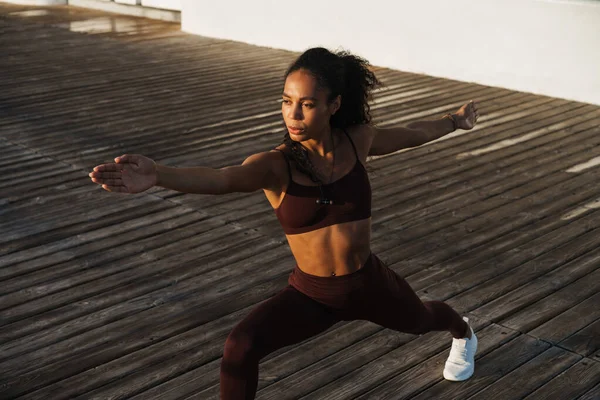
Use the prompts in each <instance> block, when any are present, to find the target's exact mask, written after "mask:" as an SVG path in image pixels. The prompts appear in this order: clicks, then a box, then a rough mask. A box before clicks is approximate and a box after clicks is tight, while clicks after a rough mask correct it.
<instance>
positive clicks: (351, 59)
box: [283, 47, 381, 184]
mask: <svg viewBox="0 0 600 400" xmlns="http://www.w3.org/2000/svg"><path fill="white" fill-rule="evenodd" d="M369 66H370V64H369V62H368V61H367V60H365V59H363V58H360V57H358V56H355V55H353V54H350V53H349V52H347V51H339V52H335V53H334V52H331V51H329V50H327V49H325V48H322V47H315V48H312V49H309V50H307V51H305V52H304V53H302V55H300V57H298V58H297V59H296V61H294V63H292V65H291V66H290V67H289V68H288V70H287V72H286V73H285V77H284V79H285V78H287V77H288V75H289V74H291V73H292V72H294V71H297V70H300V69H302V70H306V71H308V72H309V73H310V74H311V75H313V76H314V77H315V79H316V80H317V84H318V85H319V87H320V88H323V89H328V90H329V98H328V101H330V102H331V101H333V100H335V98H336V97H337V96H338V95H340V96H341V98H342V102H341V106H340V109H339V110H338V111H337V112H336V113H335V114H334V115H332V116H331V119H330V120H329V123H330V125H331V128H332V129H333V128H340V129H346V128H348V127H350V126H352V125H360V124H368V123H370V122H371V115H370V106H369V103H368V102H369V100H370V98H371V92H372V91H373V89H374V88H376V87H377V86H379V85H380V84H381V82H379V80H378V79H377V77H376V76H375V74H374V73H373V72H372V71H371V70H369ZM283 143H285V145H286V147H287V148H289V149H290V153H291V157H292V159H293V161H294V162H295V164H296V166H297V168H298V169H299V170H300V171H301V172H303V173H305V174H307V175H308V176H309V177H310V178H311V180H312V181H313V182H317V183H319V184H320V183H322V182H321V181H320V179H319V178H318V176H317V173H316V170H315V168H314V166H313V165H312V163H311V162H310V159H309V158H308V152H307V150H306V149H305V148H304V147H303V146H302V145H301V144H300V143H298V142H295V141H293V140H292V139H291V138H290V134H289V132H288V131H287V129H286V132H285V136H284V138H283Z"/></svg>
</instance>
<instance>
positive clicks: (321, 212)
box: [275, 131, 371, 235]
mask: <svg viewBox="0 0 600 400" xmlns="http://www.w3.org/2000/svg"><path fill="white" fill-rule="evenodd" d="M344 133H345V134H346V136H347V137H348V140H350V143H351V144H352V148H353V149H354V154H355V155H356V162H355V164H354V167H353V168H352V170H351V171H350V172H348V173H347V174H346V175H344V176H343V177H341V178H340V179H338V180H336V181H334V182H332V183H329V184H326V185H322V186H321V189H319V186H305V185H300V184H298V183H296V182H294V181H293V180H292V170H291V164H290V161H289V159H288V157H287V155H286V154H285V152H283V151H282V150H279V151H281V153H282V154H283V157H284V158H285V161H286V163H287V165H288V175H289V184H288V187H287V190H286V193H285V194H284V196H283V200H282V201H281V204H280V205H279V207H277V208H276V209H275V215H277V218H278V219H279V222H280V223H281V226H282V227H283V231H284V232H285V233H286V234H288V235H294V234H299V233H305V232H310V231H314V230H316V229H320V228H323V227H326V226H329V225H335V224H341V223H343V222H350V221H358V220H361V219H366V218H369V217H370V216H371V184H370V183H369V176H368V174H367V171H366V169H365V167H364V166H363V164H362V163H361V162H360V160H359V159H358V153H357V152H356V147H355V146H354V143H353V142H352V139H350V136H349V135H348V133H347V132H346V131H344ZM321 190H322V191H323V193H321ZM322 196H325V197H326V198H327V199H328V200H331V201H332V202H333V203H332V204H319V203H317V200H319V199H321V198H322Z"/></svg>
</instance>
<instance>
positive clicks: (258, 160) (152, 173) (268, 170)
mask: <svg viewBox="0 0 600 400" xmlns="http://www.w3.org/2000/svg"><path fill="white" fill-rule="evenodd" d="M275 153H276V152H264V153H258V154H254V155H252V156H250V157H248V158H247V159H246V160H245V161H244V162H243V163H242V164H241V165H238V166H232V167H224V168H220V169H214V168H207V167H182V168H177V167H168V166H164V165H159V164H156V163H155V162H154V161H153V160H151V159H150V158H148V157H144V156H142V155H138V154H126V155H123V156H121V157H117V158H115V162H114V163H109V164H102V165H98V166H97V167H95V168H94V170H93V171H92V172H91V173H90V174H89V176H90V177H91V178H92V181H94V182H95V183H98V184H101V185H102V188H103V189H105V190H108V191H111V192H123V193H139V192H143V191H145V190H147V189H149V188H151V187H153V186H162V187H165V188H168V189H172V190H176V191H179V192H184V193H197V194H225V193H232V192H253V191H256V190H259V189H268V190H274V191H275V190H277V189H278V188H281V186H282V178H281V175H282V174H281V173H280V172H281V168H279V167H280V166H281V165H280V164H281V163H283V161H282V159H281V156H279V155H278V154H275ZM278 171H279V172H278Z"/></svg>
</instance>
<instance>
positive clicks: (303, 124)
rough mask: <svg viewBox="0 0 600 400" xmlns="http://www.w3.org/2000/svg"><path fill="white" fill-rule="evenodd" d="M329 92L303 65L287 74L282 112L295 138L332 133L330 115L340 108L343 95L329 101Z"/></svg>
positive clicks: (297, 140)
mask: <svg viewBox="0 0 600 400" xmlns="http://www.w3.org/2000/svg"><path fill="white" fill-rule="evenodd" d="M328 95H329V93H328V90H325V89H322V88H320V87H319V86H318V85H317V80H316V79H315V78H314V77H313V76H312V75H311V74H310V73H309V72H307V71H306V70H302V69H300V70H297V71H294V72H292V73H291V74H289V75H288V76H287V78H286V80H285V85H284V87H283V101H282V103H281V113H282V115H283V120H284V122H285V125H286V127H287V129H288V132H289V133H290V138H291V139H292V140H294V141H296V142H303V141H306V140H309V139H317V140H322V139H323V137H324V136H325V135H328V134H329V131H330V127H329V119H330V118H331V116H332V115H333V114H334V113H335V112H336V111H337V110H338V109H339V106H340V96H338V97H337V98H336V99H335V100H334V101H332V102H328V101H327V97H328Z"/></svg>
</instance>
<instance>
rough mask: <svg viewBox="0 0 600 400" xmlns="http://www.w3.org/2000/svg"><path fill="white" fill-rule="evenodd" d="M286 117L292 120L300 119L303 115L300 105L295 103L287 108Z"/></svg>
mask: <svg viewBox="0 0 600 400" xmlns="http://www.w3.org/2000/svg"><path fill="white" fill-rule="evenodd" d="M288 118H289V119H293V120H294V121H302V120H303V119H304V116H303V115H302V106H301V105H299V104H295V105H293V106H291V107H289V108H288Z"/></svg>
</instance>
